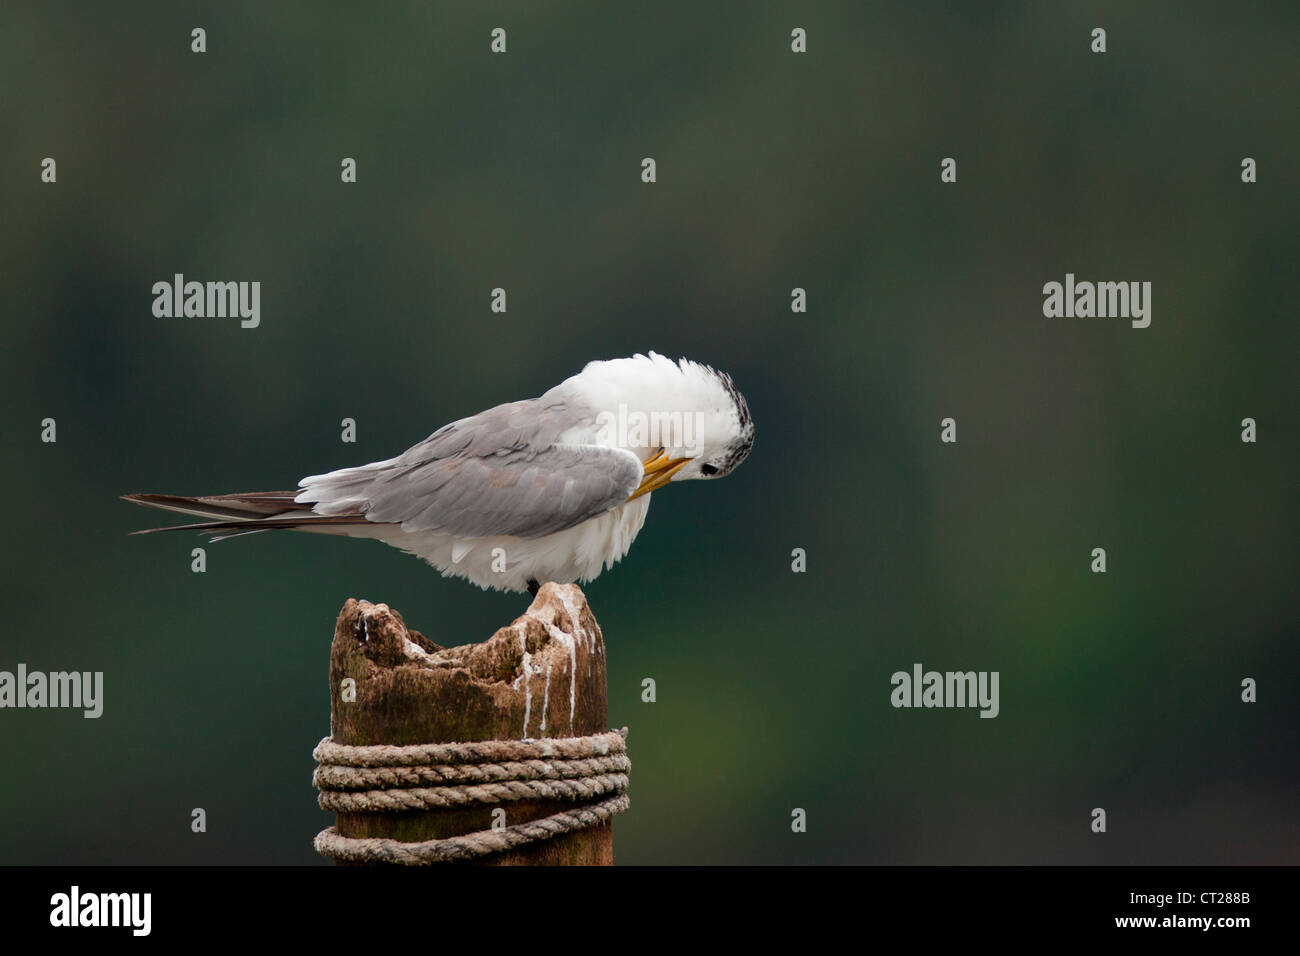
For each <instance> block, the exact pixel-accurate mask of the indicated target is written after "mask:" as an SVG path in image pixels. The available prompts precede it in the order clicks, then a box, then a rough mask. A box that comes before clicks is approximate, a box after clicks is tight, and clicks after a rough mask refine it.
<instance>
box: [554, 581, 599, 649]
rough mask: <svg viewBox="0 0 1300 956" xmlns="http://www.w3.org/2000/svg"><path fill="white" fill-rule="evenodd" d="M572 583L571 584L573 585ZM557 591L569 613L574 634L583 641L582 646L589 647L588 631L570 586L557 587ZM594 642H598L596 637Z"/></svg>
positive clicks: (566, 611)
mask: <svg viewBox="0 0 1300 956" xmlns="http://www.w3.org/2000/svg"><path fill="white" fill-rule="evenodd" d="M571 586H572V585H570V587H571ZM556 593H557V594H559V596H560V603H561V604H563V605H564V610H565V613H567V614H568V615H569V621H570V625H569V626H570V627H571V628H572V629H573V636H574V638H575V639H576V640H579V641H582V646H583V647H584V648H586V649H588V650H590V648H587V631H586V629H585V628H583V626H582V613H581V610H580V609H579V608H578V607H577V606H576V605H575V604H574V603H573V597H572V595H571V592H570V590H569V588H568V587H563V588H556ZM591 642H592V644H595V643H596V640H595V638H594V637H593V638H592V640H591Z"/></svg>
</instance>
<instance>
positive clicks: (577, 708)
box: [330, 584, 614, 866]
mask: <svg viewBox="0 0 1300 956" xmlns="http://www.w3.org/2000/svg"><path fill="white" fill-rule="evenodd" d="M347 678H351V679H352V680H353V681H354V682H355V700H349V699H347V698H348V697H350V696H351V695H350V694H345V693H344V689H345V685H344V680H345V679H347ZM330 698H331V705H330V733H331V736H332V737H333V738H334V741H335V742H336V743H340V744H353V745H360V744H395V745H407V744H426V743H451V742H471V741H481V740H520V739H523V738H526V737H528V738H538V737H582V736H587V735H591V734H599V733H604V732H605V731H607V730H608V729H609V725H608V723H607V717H606V678H605V645H604V639H603V637H602V636H601V633H600V625H599V624H597V623H596V618H595V617H594V615H592V613H591V609H590V608H588V606H587V599H586V597H585V596H584V595H583V593H582V589H581V588H579V587H578V586H577V585H576V584H544V585H542V587H541V590H540V591H539V592H538V594H537V597H536V598H535V599H534V600H533V603H532V605H531V606H530V607H529V608H528V610H527V611H526V612H524V614H523V615H522V616H520V617H518V618H516V619H515V621H514V623H512V624H511V625H510V626H509V627H503V628H501V629H500V630H498V631H497V632H496V633H495V634H493V635H492V636H491V637H490V638H488V639H487V640H486V641H484V642H483V643H481V644H467V645H463V646H460V647H451V648H443V647H440V646H439V645H437V644H435V643H434V642H432V641H430V640H429V639H428V638H426V637H424V636H423V635H422V634H420V633H419V632H418V631H409V630H407V627H406V624H405V622H404V621H403V620H402V616H401V614H399V613H398V612H396V611H394V610H392V609H390V608H389V607H388V606H387V605H384V604H371V603H369V602H368V601H357V600H355V599H351V598H350V599H349V600H348V602H347V603H346V604H344V605H343V610H342V612H341V613H340V614H339V617H338V623H337V625H336V626H335V629H334V643H333V647H332V648H331V652H330ZM499 806H500V808H501V809H503V810H505V813H506V822H507V824H508V825H515V824H520V823H527V822H531V821H533V820H538V819H540V818H542V817H546V816H550V815H551V814H554V813H557V812H560V811H563V810H572V809H574V807H575V804H573V803H565V802H561V801H555V800H542V799H536V800H520V801H510V802H507V803H502V804H500V805H499ZM493 809H495V807H493V806H491V805H488V804H482V805H476V806H471V807H459V808H453V809H445V810H420V811H412V812H402V813H339V814H337V815H336V819H337V822H336V826H337V828H338V832H339V834H340V835H342V836H345V837H385V838H388V839H393V840H401V841H404V842H414V841H422V840H432V839H443V838H446V837H450V836H457V835H462V834H467V833H473V832H476V831H479V830H487V829H489V828H490V827H491V825H492V811H493ZM482 862H483V863H485V864H493V865H520V864H533V865H538V864H540V865H552V866H553V865H611V864H612V863H613V862H614V840H613V830H612V827H611V824H610V823H609V822H608V821H607V822H605V823H603V824H601V825H599V826H596V827H592V828H590V829H587V830H581V831H578V832H576V833H569V834H565V835H563V836H560V837H556V838H553V839H550V840H543V841H540V842H537V843H532V844H528V845H525V846H521V847H517V848H515V849H513V850H509V851H506V852H501V853H493V854H491V855H489V856H487V857H484V858H483V859H482Z"/></svg>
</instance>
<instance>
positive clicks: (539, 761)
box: [312, 727, 632, 865]
mask: <svg viewBox="0 0 1300 956" xmlns="http://www.w3.org/2000/svg"><path fill="white" fill-rule="evenodd" d="M626 735H627V728H626V727H625V728H623V729H622V730H621V731H609V732H607V733H603V734H595V735H593V736H590V737H557V738H540V739H535V740H484V741H477V742H473V743H446V744H413V745H409V746H393V745H389V744H377V745H372V746H348V745H345V744H337V743H335V742H334V741H333V740H332V739H331V738H329V737H326V738H325V739H324V740H322V741H321V742H320V743H319V744H317V746H316V749H315V750H314V751H313V752H312V756H313V757H314V758H315V759H316V761H317V763H318V766H317V768H316V772H315V773H314V774H313V775H312V783H313V784H314V785H315V786H316V787H317V789H319V790H320V795H319V797H318V800H317V802H318V803H319V804H320V807H321V809H322V810H330V811H333V812H335V813H383V812H402V811H409V810H441V809H446V808H449V807H465V806H470V805H473V804H476V803H480V804H481V803H492V804H495V803H501V802H508V801H513V800H532V799H544V800H571V801H574V802H584V801H588V800H593V799H596V798H601V797H603V798H604V799H602V800H600V801H599V802H597V803H593V804H588V805H585V806H581V807H576V808H574V809H573V810H566V811H562V812H560V813H555V814H552V815H551V816H548V817H545V818H543V819H541V820H534V821H532V822H531V823H521V824H516V825H514V826H508V827H504V828H502V829H500V830H493V829H489V830H480V831H478V832H477V833H470V834H466V835H464V836H455V837H447V838H445V839H441V840H425V841H422V842H418V843H406V842H402V841H400V840H390V839H383V838H376V837H346V836H342V835H341V834H340V833H339V832H338V830H337V829H336V828H335V827H327V828H326V829H324V830H322V831H321V832H320V833H319V834H317V836H316V840H315V847H316V851H317V852H318V853H321V854H322V855H324V856H329V857H333V858H335V859H339V860H344V861H346V862H349V863H398V864H406V865H413V864H421V863H440V862H446V861H451V860H469V859H473V858H475V857H479V856H485V855H487V854H489V853H499V852H502V851H504V850H511V849H514V848H515V847H519V846H523V845H524V844H527V843H533V842H535V841H538V840H546V839H550V838H552V837H557V836H561V835H562V834H565V833H573V832H575V831H577V830H583V829H587V828H588V827H594V826H598V825H600V824H601V823H604V822H605V821H606V820H609V819H611V818H612V817H614V816H615V815H617V814H619V813H622V812H623V811H624V810H626V809H627V807H628V798H627V787H628V773H629V772H630V771H631V769H632V764H631V761H630V760H629V759H628V757H627V741H626Z"/></svg>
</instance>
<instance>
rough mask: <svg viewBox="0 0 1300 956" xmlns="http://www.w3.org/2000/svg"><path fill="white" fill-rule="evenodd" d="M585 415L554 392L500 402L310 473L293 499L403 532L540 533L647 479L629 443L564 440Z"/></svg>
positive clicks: (567, 524) (566, 524)
mask: <svg viewBox="0 0 1300 956" xmlns="http://www.w3.org/2000/svg"><path fill="white" fill-rule="evenodd" d="M582 420H583V419H582V415H581V413H580V412H579V411H577V410H575V409H573V408H571V407H569V406H566V405H565V404H564V403H562V402H557V401H555V400H552V401H549V402H548V401H546V400H545V399H532V400H530V401H525V402H511V403H510V404H508V405H499V406H497V407H496V408H493V409H489V410H488V411H486V412H482V413H480V414H478V415H475V416H473V417H471V418H466V419H463V420H461V421H459V422H453V423H452V424H450V425H447V426H445V427H444V428H441V429H439V430H438V431H436V432H434V433H433V434H432V435H430V436H429V437H428V438H427V439H425V440H424V441H422V442H420V443H419V444H418V445H415V446H414V447H412V448H411V449H409V450H408V451H406V452H405V453H403V454H402V455H400V456H398V457H397V458H393V459H391V460H389V461H382V462H376V463H375V464H372V465H363V466H361V467H360V468H345V469H342V470H340V471H334V472H330V473H329V474H326V475H316V476H313V477H310V478H304V479H303V480H302V482H301V487H302V488H303V491H302V492H301V493H299V494H298V496H297V498H296V499H295V500H296V501H297V502H299V503H302V504H307V503H310V504H312V506H313V509H312V510H313V511H315V512H316V513H317V514H322V515H342V514H349V513H350V514H356V513H358V512H360V513H362V514H364V515H365V517H366V518H367V519H368V520H370V521H374V522H384V523H392V524H400V525H401V526H402V528H403V530H405V531H437V532H442V533H445V534H454V535H459V536H461V537H468V538H481V537H487V536H489V535H513V536H515V537H521V538H539V537H541V536H543V535H547V534H553V533H555V532H557V531H563V530H565V529H566V528H571V527H573V526H574V525H577V524H581V523H582V522H583V521H586V520H587V519H589V518H594V517H596V516H597V515H601V514H604V513H605V512H607V511H610V510H612V509H614V508H617V507H618V506H619V505H621V504H623V503H624V502H626V501H627V500H628V498H629V497H630V496H631V494H632V493H633V492H634V491H636V489H637V487H638V485H640V483H641V479H642V477H643V474H644V469H643V467H642V464H641V461H640V459H639V458H637V456H636V455H634V454H633V453H632V452H630V451H625V450H623V449H618V448H605V447H602V446H599V445H579V444H559V443H557V442H556V439H557V438H558V436H559V435H560V434H561V433H562V432H564V431H565V430H566V429H567V428H569V427H571V426H572V425H574V424H576V423H579V422H580V421H582Z"/></svg>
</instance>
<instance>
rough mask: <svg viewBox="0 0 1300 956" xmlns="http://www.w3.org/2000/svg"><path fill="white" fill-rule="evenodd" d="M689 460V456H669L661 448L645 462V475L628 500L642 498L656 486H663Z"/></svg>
mask: <svg viewBox="0 0 1300 956" xmlns="http://www.w3.org/2000/svg"><path fill="white" fill-rule="evenodd" d="M688 461H690V459H689V458H669V457H668V453H667V452H666V451H664V450H663V449H662V448H660V449H659V450H658V451H657V452H655V453H654V455H653V456H651V458H650V460H649V461H647V462H646V463H645V465H644V467H645V477H644V478H642V479H641V484H640V485H638V486H637V489H636V491H634V492H632V494H631V495H630V496H629V497H628V499H627V500H628V501H631V500H632V499H633V498H640V497H641V496H642V495H646V494H649V493H650V492H652V491H654V490H655V489H656V488H662V487H663V486H664V485H666V484H668V482H670V481H672V480H673V475H675V474H677V472H679V471H680V470H681V469H682V466H683V465H685V464H686V463H687V462H688Z"/></svg>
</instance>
